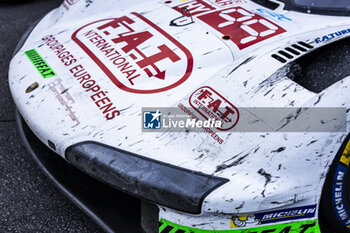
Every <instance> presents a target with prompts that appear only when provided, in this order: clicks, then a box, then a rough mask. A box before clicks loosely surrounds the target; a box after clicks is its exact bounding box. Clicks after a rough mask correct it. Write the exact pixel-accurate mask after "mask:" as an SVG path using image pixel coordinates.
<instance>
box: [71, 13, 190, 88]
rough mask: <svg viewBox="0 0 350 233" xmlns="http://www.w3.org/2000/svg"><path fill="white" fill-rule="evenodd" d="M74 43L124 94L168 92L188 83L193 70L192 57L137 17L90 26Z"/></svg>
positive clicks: (158, 29)
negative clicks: (126, 92)
mask: <svg viewBox="0 0 350 233" xmlns="http://www.w3.org/2000/svg"><path fill="white" fill-rule="evenodd" d="M135 16H136V17H135ZM72 39H73V41H75V42H76V43H77V44H78V45H79V46H80V47H81V48H82V49H83V50H84V51H85V52H86V53H87V54H88V55H89V56H90V58H91V59H92V60H93V61H94V62H95V63H96V64H97V65H98V66H99V67H100V68H101V70H102V71H103V72H104V73H105V74H106V75H107V76H108V77H109V79H110V80H111V81H112V82H113V83H114V84H115V85H116V86H117V87H119V88H120V89H122V90H124V91H128V92H132V93H142V94H150V93H158V92H162V91H167V90H170V89H172V88H174V87H177V86H178V85H180V84H182V83H183V82H185V81H186V80H187V79H188V78H189V77H190V75H191V73H192V70H193V57H192V55H191V53H190V52H189V51H188V50H187V49H186V48H185V47H184V46H183V45H182V44H180V43H179V42H178V41H177V40H175V39H174V38H173V37H171V36H170V35H169V34H167V33H166V32H165V31H164V30H162V29H161V28H159V27H158V26H157V25H155V24H154V23H152V22H151V21H149V20H148V19H147V18H145V17H144V16H142V15H140V14H138V13H132V16H130V17H128V16H123V17H120V18H110V19H103V20H99V21H96V22H93V23H90V24H88V25H85V26H83V27H81V28H80V29H78V30H77V31H76V32H75V33H74V34H73V35H72Z"/></svg>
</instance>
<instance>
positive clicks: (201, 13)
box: [174, 0, 286, 50]
mask: <svg viewBox="0 0 350 233" xmlns="http://www.w3.org/2000/svg"><path fill="white" fill-rule="evenodd" d="M212 1H215V2H216V3H217V4H221V6H224V4H228V3H231V2H232V3H234V2H238V1H239V2H241V1H240V0H236V1H235V0H232V1H231V0H230V1H229V2H228V1H223V0H212ZM242 2H243V1H242ZM183 9H186V12H188V13H186V12H185V11H184V10H183ZM174 10H176V11H178V12H180V13H181V14H184V15H185V16H191V17H196V18H197V19H199V20H201V21H203V22H204V23H206V24H208V25H209V26H211V27H212V28H214V29H215V30H216V31H218V32H219V33H221V36H226V37H227V38H229V37H230V38H229V39H230V40H231V41H232V42H233V43H235V44H236V45H237V46H238V48H239V49H241V50H242V49H244V48H247V47H249V46H252V45H254V44H256V43H258V42H261V41H264V40H266V39H268V38H271V37H274V36H277V35H279V34H282V33H284V32H286V30H284V29H283V28H281V27H280V26H278V25H277V24H275V23H273V22H271V21H269V20H268V19H265V18H264V17H262V16H261V15H258V14H254V13H251V12H249V11H248V10H246V9H244V8H242V7H238V6H237V7H231V8H226V9H223V10H217V9H216V8H213V7H212V6H210V5H209V4H208V3H206V2H204V1H202V0H193V1H190V2H186V3H183V4H180V5H178V6H176V7H174ZM184 12H185V13H184Z"/></svg>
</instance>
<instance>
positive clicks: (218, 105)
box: [189, 87, 239, 131]
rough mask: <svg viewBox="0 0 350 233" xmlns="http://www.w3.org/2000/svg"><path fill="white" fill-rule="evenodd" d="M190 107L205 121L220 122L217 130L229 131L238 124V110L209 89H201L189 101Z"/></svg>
mask: <svg viewBox="0 0 350 233" xmlns="http://www.w3.org/2000/svg"><path fill="white" fill-rule="evenodd" d="M189 101H190V105H191V106H192V107H193V108H194V109H195V110H196V111H197V112H198V113H199V114H201V115H202V116H203V117H204V118H205V119H206V120H209V119H215V120H216V121H221V122H222V125H221V127H220V128H217V129H218V130H222V131H226V130H230V129H232V128H233V127H235V125H236V124H237V123H238V120H239V112H238V109H237V108H236V107H235V106H234V105H233V104H231V103H230V102H229V101H228V100H227V99H225V98H224V97H223V96H222V95H220V94H219V93H217V92H216V91H215V90H214V89H212V88H211V87H201V88H199V89H198V90H196V91H195V92H194V93H193V94H192V95H191V97H190V99H189Z"/></svg>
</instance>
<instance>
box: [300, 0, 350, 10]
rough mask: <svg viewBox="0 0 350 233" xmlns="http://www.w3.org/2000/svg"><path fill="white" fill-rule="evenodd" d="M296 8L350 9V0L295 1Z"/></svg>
mask: <svg viewBox="0 0 350 233" xmlns="http://www.w3.org/2000/svg"><path fill="white" fill-rule="evenodd" d="M294 3H295V5H296V6H301V7H310V8H333V9H335V8H338V9H348V10H349V9H350V0H294Z"/></svg>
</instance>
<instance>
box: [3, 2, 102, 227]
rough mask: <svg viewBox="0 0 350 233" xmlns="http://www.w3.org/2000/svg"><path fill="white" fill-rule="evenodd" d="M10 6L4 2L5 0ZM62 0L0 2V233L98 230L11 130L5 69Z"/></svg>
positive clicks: (13, 126)
mask: <svg viewBox="0 0 350 233" xmlns="http://www.w3.org/2000/svg"><path fill="white" fill-rule="evenodd" d="M9 2H10V1H9ZM61 2H62V0H51V1H48V0H43V1H29V0H28V1H26V2H18V1H16V3H14V2H13V1H12V3H11V4H5V3H4V1H3V0H0V106H1V108H0V232H2V233H3V232H102V230H101V229H100V228H99V227H98V226H97V225H96V224H95V223H94V222H93V221H92V220H91V219H90V218H89V217H87V216H86V215H85V214H84V213H83V212H82V211H81V210H80V209H78V208H77V207H76V206H74V205H73V204H72V203H71V202H70V201H69V200H68V199H67V198H66V197H65V196H64V195H63V194H62V193H61V192H60V190H58V189H57V188H56V187H55V186H54V185H53V184H52V183H51V182H50V181H49V179H48V178H47V177H46V176H45V175H44V174H43V173H42V172H41V170H40V169H39V167H38V166H37V165H36V164H35V163H34V161H33V160H32V158H31V156H30V154H29V153H28V152H27V151H26V149H25V148H24V146H23V144H22V142H21V139H20V137H19V135H18V134H17V132H16V123H15V116H14V113H15V106H14V103H13V101H12V98H11V94H10V91H9V86H8V77H7V74H8V66H9V62H10V60H11V56H12V53H13V51H14V49H15V47H16V44H17V42H18V41H19V39H20V37H21V35H22V34H23V33H24V31H25V30H26V29H27V28H28V27H29V26H30V25H31V24H32V23H33V22H34V21H35V20H37V19H39V18H40V17H41V16H43V15H44V14H46V13H47V12H49V11H50V10H51V9H53V8H55V7H57V6H58V5H59V4H60V3H61Z"/></svg>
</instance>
